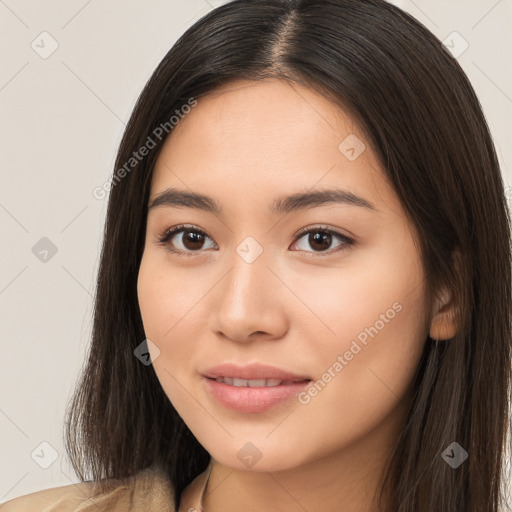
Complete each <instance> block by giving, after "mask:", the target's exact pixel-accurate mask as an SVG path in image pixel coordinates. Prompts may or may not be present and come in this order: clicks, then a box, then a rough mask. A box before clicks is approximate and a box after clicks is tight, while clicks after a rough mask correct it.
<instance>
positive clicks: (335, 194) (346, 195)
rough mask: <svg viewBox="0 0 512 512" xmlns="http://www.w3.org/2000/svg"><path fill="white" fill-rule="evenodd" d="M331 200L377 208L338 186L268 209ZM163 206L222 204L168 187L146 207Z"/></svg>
mask: <svg viewBox="0 0 512 512" xmlns="http://www.w3.org/2000/svg"><path fill="white" fill-rule="evenodd" d="M332 204H346V205H351V206H359V207H361V208H366V209H369V210H373V211H377V208H376V207H375V205H374V204H372V203H371V202H369V201H367V200H366V199H364V198H362V197H359V196H357V195H355V194H353V193H352V192H349V191H347V190H339V189H325V190H316V191H314V192H299V193H296V194H292V195H289V196H282V197H279V198H277V199H275V200H274V202H273V203H272V204H271V205H270V207H269V210H270V212H271V213H272V214H274V215H277V214H282V213H289V212H293V211H297V210H305V209H308V208H315V207H318V206H327V205H332ZM163 206H164V207H165V206H166V207H176V208H179V207H185V208H195V209H198V210H202V211H205V212H210V213H213V214H215V215H219V216H220V215H222V213H223V211H222V206H221V205H220V203H218V202H217V201H215V199H213V198H211V197H209V196H206V195H203V194H198V193H196V192H187V191H185V190H178V189H175V188H168V189H166V190H164V191H163V192H162V193H160V194H158V195H157V196H156V197H154V198H153V200H152V201H151V202H150V205H149V208H148V210H151V209H153V208H158V207H163Z"/></svg>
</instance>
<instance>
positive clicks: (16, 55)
mask: <svg viewBox="0 0 512 512" xmlns="http://www.w3.org/2000/svg"><path fill="white" fill-rule="evenodd" d="M221 3H224V2H221V1H214V0H209V1H206V0H180V1H178V0H166V1H164V0H152V1H151V2H143V1H142V0H140V1H134V0H129V1H127V0H124V1H122V0H108V1H107V0H104V1H99V0H88V1H87V0H66V1H64V0H61V1H55V0H53V1H45V2H30V1H28V0H0V34H1V35H0V37H1V39H2V41H1V44H0V48H1V63H2V64H1V66H0V109H1V110H0V118H1V119H2V128H1V134H0V140H1V146H0V147H1V151H0V161H1V165H0V173H1V181H2V188H1V190H0V226H1V229H2V264H1V266H0V311H1V318H2V322H1V328H2V333H1V343H2V357H1V359H0V372H1V379H2V382H1V384H2V385H1V390H0V439H1V443H2V444H1V468H0V502H4V501H7V500H9V499H12V498H15V497H17V496H19V495H22V494H27V493H29V492H34V491H37V490H40V489H45V488H48V487H54V486H59V485H65V484H70V483H71V482H76V481H78V479H77V477H76V475H75V474H74V472H73V471H72V469H71V466H70V464H69V461H68V459H67V457H66V455H65V452H64V448H63V443H62V428H63V416H64V409H65V406H66V404H67V401H68V399H69V397H70V395H71V392H72V389H73V387H74V385H75V382H76V379H77V376H78V373H79V370H80V367H81V365H82V363H83V360H84V357H85V350H86V347H87V345H88V343H89V336H90V332H91V315H92V293H93V290H94V281H95V278H96V273H97V269H98V258H99V252H100V244H101V233H102V229H103V223H104V218H105V213H106V206H107V202H106V199H104V200H98V199H95V198H94V197H93V195H92V190H93V189H94V188H95V187H97V186H101V185H103V184H104V183H105V181H107V180H108V179H109V176H110V174H111V172H112V168H113V165H114V158H115V152H116V150H117V146H118V144H119V142H120V139H121V135H122V132H123V129H124V126H125V122H126V121H127V119H128V117H129V114H130V112H131V109H132V108H133V105H134V103H135V100H136V98H137V96H138V94H139V92H140V91H141V88H142V87H143V85H144V83H145V82H146V80H147V79H148V77H149V76H150V74H151V73H152V71H153V70H154V68H155V67H156V65H157V64H158V63H159V61H160V60H161V59H162V57H163V56H164V54H165V53H166V52H167V51H168V49H169V48H170V47H171V46H172V44H173V43H174V42H175V41H176V39H177V38H178V36H179V35H181V34H182V33H183V32H184V31H185V29H186V28H188V27H189V26H190V25H191V24H192V23H194V22H195V21H196V20H197V19H199V18H200V17H201V16H203V15H204V14H206V12H208V11H209V10H210V9H212V8H213V7H215V6H217V5H220V4H221ZM393 3H395V4H396V5H398V6H399V7H401V8H403V9H405V10H406V11H408V12H410V13H411V14H412V15H414V16H415V17H416V18H417V19H419V20H420V21H421V22H423V23H424V24H425V25H426V26H427V27H428V28H429V29H430V30H431V31H432V32H434V33H435V34H436V35H437V36H438V37H439V38H440V39H441V40H445V39H446V38H447V37H448V40H447V41H448V44H451V45H452V46H453V47H454V51H457V52H460V51H461V50H463V49H464V45H465V43H464V41H467V43H468V44H469V46H468V48H467V49H466V51H464V52H463V53H462V54H461V55H460V56H459V57H458V59H459V61H460V63H461V65H462V67H463V68H464V70H465V71H466V72H467V74H468V75H469V78H470V80H471V82H472V83H473V86H474V87H475V89H476V92H477V94H478V96H479V98H480V101H481V103H482V105H483V108H484V111H485V114H486V116H487V119H488V122H489V125H490V128H491V131H492V134H493V136H494V139H495V143H496V147H497V151H498V154H499V157H500V161H501V164H502V169H503V173H504V178H505V180H506V183H507V184H508V183H512V176H511V174H510V172H511V162H512V154H511V140H510V133H511V113H512V99H511V98H512V68H511V66H510V62H512V55H511V53H512V44H511V39H512V37H511V33H512V30H511V29H512V0H500V1H497V0H472V1H468V0H457V1H443V0H426V1H420V0H416V1H411V0H400V1H394V2H393ZM45 31H46V32H48V33H49V34H50V36H48V35H40V34H41V33H42V32H45ZM454 31H455V32H457V33H458V34H460V36H461V37H462V39H461V38H460V37H459V36H457V35H455V36H454V35H453V34H452V33H453V32H454ZM452 41H453V43H452ZM52 44H53V45H55V44H58V48H57V49H56V51H55V52H54V53H53V54H52V55H50V56H47V55H46V53H49V52H50V50H51V49H52ZM31 45H32V46H31ZM33 47H34V48H33ZM42 57H47V58H42ZM507 190H508V189H507ZM43 237H47V238H48V239H50V240H51V242H52V243H53V244H54V245H55V246H56V248H57V253H56V254H55V255H53V256H52V254H51V252H50V253H48V254H47V255H46V259H47V261H46V262H44V261H41V259H40V258H43V257H44V256H45V253H44V252H43V253H41V254H39V257H36V254H34V252H33V250H32V248H33V247H34V246H35V244H36V243H38V241H39V240H40V239H41V238H43ZM37 247H38V246H37ZM39 250H42V249H41V248H39ZM35 252H37V251H35ZM489 421H492V418H489ZM41 443H48V444H49V445H50V446H49V445H47V444H43V445H41ZM54 450H55V451H54ZM31 454H33V455H31ZM54 454H55V456H56V457H57V458H56V459H55V461H54V462H53V464H51V465H50V466H49V467H48V468H47V469H44V468H43V467H41V464H43V465H47V464H49V463H50V462H52V456H53V455H54ZM470 456H471V454H470Z"/></svg>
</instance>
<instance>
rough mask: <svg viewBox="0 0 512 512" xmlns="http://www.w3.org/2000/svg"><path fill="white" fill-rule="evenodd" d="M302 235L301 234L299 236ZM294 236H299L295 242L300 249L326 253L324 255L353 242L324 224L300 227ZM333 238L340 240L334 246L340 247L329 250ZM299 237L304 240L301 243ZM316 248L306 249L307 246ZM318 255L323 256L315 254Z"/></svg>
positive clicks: (344, 247) (348, 245) (338, 250)
mask: <svg viewBox="0 0 512 512" xmlns="http://www.w3.org/2000/svg"><path fill="white" fill-rule="evenodd" d="M299 235H302V236H299ZM296 237H298V238H299V241H298V242H296V243H295V245H297V246H298V247H299V249H300V250H305V251H306V252H313V253H327V254H325V255H329V254H333V253H337V252H340V251H343V250H345V249H347V248H348V247H350V246H352V245H353V244H354V240H352V239H351V238H349V237H348V236H345V235H343V234H341V233H338V232H337V231H335V230H333V229H330V228H328V227H325V226H318V227H314V228H303V229H301V230H300V231H299V232H298V233H297V235H296ZM333 238H334V239H336V238H337V239H338V240H340V241H341V242H340V243H339V244H338V245H337V246H336V247H341V249H335V250H329V251H328V252H327V249H328V248H329V246H331V245H332V243H333ZM301 239H304V242H302V244H301ZM308 245H309V247H312V248H313V249H316V250H314V251H308V250H307V246H308ZM317 255H318V256H324V254H317Z"/></svg>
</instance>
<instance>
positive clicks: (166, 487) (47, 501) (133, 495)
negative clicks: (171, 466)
mask: <svg viewBox="0 0 512 512" xmlns="http://www.w3.org/2000/svg"><path fill="white" fill-rule="evenodd" d="M211 469H212V463H211V461H210V464H209V465H208V467H207V468H206V470H205V471H204V472H203V473H201V474H200V475H198V476H197V477H196V478H195V479H194V480H193V481H192V482H190V484H188V485H187V487H185V489H184V490H183V492H182V493H181V497H180V506H179V509H178V511H176V509H175V507H174V489H173V487H172V484H171V482H170V480H169V477H168V476H167V474H166V473H165V472H164V471H162V470H159V469H155V468H146V469H144V470H143V471H140V472H139V473H137V474H136V475H134V476H132V477H130V478H127V479H124V480H117V481H113V486H112V488H111V489H110V490H108V491H107V492H105V493H103V494H96V495H95V493H94V492H93V491H94V487H95V486H94V482H81V483H78V484H71V485H65V486H63V487H53V488H51V489H45V490H43V491H38V492H34V493H31V494H27V495H25V496H20V497H19V498H14V499H13V500H10V501H7V502H6V503H3V504H2V505H0V512H29V511H30V512H141V511H144V512H202V511H203V508H202V502H203V495H204V491H205V489H206V485H207V484H208V480H209V478H210V473H211Z"/></svg>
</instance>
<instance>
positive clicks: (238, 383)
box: [206, 377, 311, 388]
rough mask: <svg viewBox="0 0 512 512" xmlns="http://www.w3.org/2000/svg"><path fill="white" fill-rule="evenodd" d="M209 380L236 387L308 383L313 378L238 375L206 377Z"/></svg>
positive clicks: (271, 386) (267, 386)
mask: <svg viewBox="0 0 512 512" xmlns="http://www.w3.org/2000/svg"><path fill="white" fill-rule="evenodd" d="M206 378H207V379H209V380H214V381H216V382H220V383H221V384H226V385H228V386H234V387H236V388H246V387H247V388H273V387H277V386H287V385H291V384H306V383H308V382H310V381H311V379H296V380H280V379H242V378H237V377H216V378H213V377H206Z"/></svg>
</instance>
